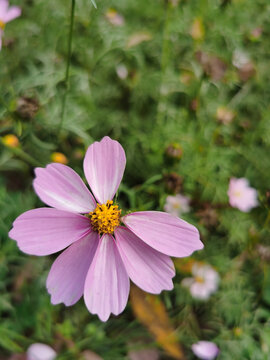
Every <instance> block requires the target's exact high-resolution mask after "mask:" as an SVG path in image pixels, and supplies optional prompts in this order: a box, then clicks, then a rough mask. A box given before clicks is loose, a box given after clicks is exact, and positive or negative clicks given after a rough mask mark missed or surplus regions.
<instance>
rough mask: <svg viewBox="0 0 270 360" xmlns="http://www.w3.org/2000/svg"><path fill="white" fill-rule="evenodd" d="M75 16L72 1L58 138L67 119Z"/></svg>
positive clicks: (72, 0) (72, 1) (73, 1)
mask: <svg viewBox="0 0 270 360" xmlns="http://www.w3.org/2000/svg"><path fill="white" fill-rule="evenodd" d="M74 14H75V0H71V12H70V25H69V37H68V55H67V67H66V75H65V82H64V85H65V92H64V95H63V99H62V110H61V118H60V123H59V128H58V136H59V134H60V131H61V129H62V126H63V123H64V117H65V108H66V100H67V93H68V90H69V69H70V59H71V51H72V36H73V28H74Z"/></svg>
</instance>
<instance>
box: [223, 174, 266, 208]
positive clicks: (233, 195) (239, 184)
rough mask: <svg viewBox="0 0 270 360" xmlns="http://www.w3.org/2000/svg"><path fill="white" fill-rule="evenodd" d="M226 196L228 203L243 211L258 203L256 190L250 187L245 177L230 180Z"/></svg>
mask: <svg viewBox="0 0 270 360" xmlns="http://www.w3.org/2000/svg"><path fill="white" fill-rule="evenodd" d="M228 196H229V203H230V205H231V206H233V207H235V208H237V209H239V210H241V211H244V212H248V211H250V210H251V209H252V208H254V207H256V206H258V205H259V203H258V200H257V190H255V189H253V188H252V187H250V186H249V182H248V180H247V179H245V178H240V179H235V178H232V179H231V180H230V184H229V190H228Z"/></svg>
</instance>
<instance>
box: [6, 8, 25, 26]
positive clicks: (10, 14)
mask: <svg viewBox="0 0 270 360" xmlns="http://www.w3.org/2000/svg"><path fill="white" fill-rule="evenodd" d="M21 13H22V11H21V9H20V8H19V7H18V6H11V7H10V8H9V9H8V10H7V12H6V13H5V15H4V18H3V21H4V22H5V23H7V22H9V21H11V20H14V19H16V18H17V17H19V16H20V15H21Z"/></svg>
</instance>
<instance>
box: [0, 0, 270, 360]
mask: <svg viewBox="0 0 270 360" xmlns="http://www.w3.org/2000/svg"><path fill="white" fill-rule="evenodd" d="M13 4H17V5H19V6H21V7H22V11H23V12H22V16H21V17H20V18H19V19H17V20H15V21H13V22H12V23H10V24H8V25H7V27H6V30H5V46H4V47H3V49H2V51H1V53H0V61H1V66H0V78H1V88H0V124H1V126H0V135H1V136H4V135H6V134H10V133H12V134H14V135H16V136H17V137H18V138H19V141H20V146H19V151H17V152H16V153H14V149H10V148H8V147H6V146H4V145H3V144H2V145H0V146H1V147H0V170H1V177H0V239H1V240H0V241H1V248H0V294H1V296H0V316H1V321H0V354H1V356H2V358H3V359H9V356H10V355H11V354H12V353H23V352H24V351H25V350H26V349H27V347H28V346H29V345H30V344H31V343H33V342H44V343H48V344H50V345H52V346H53V347H54V348H55V349H56V350H57V352H58V354H59V359H80V356H81V357H82V358H83V356H85V355H83V352H84V351H85V350H89V349H90V350H92V351H93V352H95V353H97V354H99V355H100V356H101V357H102V358H104V359H105V360H112V359H117V360H118V359H119V360H121V359H127V358H128V356H129V358H130V355H128V352H129V351H130V349H132V348H134V347H135V348H140V347H142V348H143V347H145V345H144V344H145V343H147V344H148V345H147V346H148V347H150V348H154V349H155V348H156V349H158V356H159V357H160V359H171V358H172V357H171V356H172V353H171V354H170V353H168V352H166V351H165V350H166V349H164V346H159V345H158V344H157V342H156V337H155V336H153V334H151V331H148V330H147V327H144V326H143V325H142V324H141V322H140V319H138V318H136V316H135V315H134V313H133V311H132V306H131V305H130V303H129V305H128V306H127V308H126V310H125V311H124V312H123V314H121V315H120V316H119V317H117V318H113V317H112V318H111V319H110V320H109V321H108V322H107V323H105V324H103V323H101V322H100V321H99V320H98V319H97V317H96V316H92V315H91V314H89V312H88V311H87V309H86V308H85V306H84V303H83V300H80V302H79V303H77V304H76V305H75V306H73V307H71V308H66V307H64V306H63V305H58V306H53V305H51V304H50V299H49V295H48V294H47V292H46V288H45V281H46V276H47V274H48V271H49V268H50V265H51V263H52V261H53V259H54V258H55V256H50V257H42V258H37V257H31V256H27V255H24V254H22V253H21V252H20V251H19V250H18V249H17V246H16V243H15V242H13V241H11V240H10V239H9V238H8V235H7V233H8V231H9V229H10V227H11V224H12V221H13V220H14V219H15V218H16V217H17V216H18V215H19V214H21V213H22V212H23V211H26V210H28V209H31V208H34V207H39V206H42V203H41V202H40V201H39V200H38V199H37V197H36V196H35V194H34V192H33V189H32V180H33V166H34V164H36V165H39V166H44V165H45V164H47V163H48V162H50V161H51V154H52V153H53V152H55V151H59V152H62V153H64V154H65V155H66V157H67V158H68V164H69V165H70V166H72V167H73V168H74V169H75V170H76V171H77V172H78V173H79V174H80V175H82V176H83V173H82V160H83V156H84V152H85V150H86V148H87V147H88V146H89V145H90V144H91V142H93V141H94V140H99V139H100V138H102V137H103V136H105V135H109V136H111V137H112V138H114V139H117V140H118V141H120V143H121V144H122V145H123V147H124V149H125V151H126V154H127V168H126V172H125V175H124V180H123V185H122V186H121V188H120V192H119V197H118V200H119V202H120V204H121V206H122V208H123V209H124V210H129V209H134V210H149V209H153V210H162V209H163V206H164V202H165V199H166V196H167V195H168V194H169V193H170V191H169V190H168V188H167V187H166V180H164V179H166V174H168V173H171V172H175V173H177V174H178V175H180V176H181V177H182V180H183V184H182V189H181V192H182V193H183V194H184V195H188V196H190V197H191V199H192V211H191V212H190V213H188V214H185V216H184V218H185V219H186V220H187V221H190V222H191V223H193V224H194V225H196V226H197V227H198V228H199V230H200V233H201V236H202V240H203V242H204V244H205V249H204V250H203V251H201V252H199V253H197V254H195V255H194V258H196V259H198V260H200V261H204V262H206V263H209V264H211V265H212V266H214V267H215V268H216V270H217V271H218V272H219V274H220V276H221V282H220V287H219V290H218V292H217V293H216V294H214V295H213V296H212V297H211V298H210V300H209V301H208V302H200V301H196V300H194V299H192V298H191V296H190V294H189V292H188V291H187V290H186V289H184V288H183V287H182V286H181V285H180V282H181V279H182V278H184V277H185V276H187V274H186V273H185V272H184V271H183V268H182V266H178V267H177V269H178V270H177V275H176V277H175V279H174V284H175V289H174V290H173V291H172V292H166V293H162V294H161V296H160V297H159V299H160V301H161V302H162V303H163V304H164V306H165V308H166V313H167V316H168V317H169V318H170V321H171V324H172V326H173V328H174V329H175V334H176V337H177V342H178V343H179V344H182V346H183V347H184V349H185V354H186V358H187V359H194V355H193V354H192V352H191V350H190V346H191V344H192V343H194V342H196V341H198V340H200V339H207V340H211V341H214V342H216V343H217V344H218V346H219V347H220V349H221V353H220V355H219V359H225V360H226V359H228V360H229V359H230V360H231V359H233V360H239V359H250V360H267V359H270V357H269V351H270V331H269V316H270V266H269V259H270V255H269V253H270V248H269V236H270V231H269V210H270V209H269V204H270V200H269V198H270V195H269V190H270V182H269V173H270V158H269V147H270V107H269V103H270V87H269V82H270V72H269V61H270V56H269V49H270V23H269V17H270V5H269V3H268V1H267V0H258V1H254V0H246V1H244V0H234V1H230V0H228V1H226V0H224V1H220V0H208V1H207V0H200V1H197V0H190V1H187V0H186V1H185V0H182V1H181V2H179V3H178V2H177V1H176V0H175V1H161V0H157V1H148V2H145V1H143V0H137V1H126V0H111V1H108V0H102V1H101V0H100V1H99V2H98V4H97V5H98V9H97V10H95V9H94V7H93V6H92V4H91V2H90V0H76V14H75V24H74V41H73V52H72V57H71V71H70V88H69V92H68V94H67V102H66V109H65V117H64V122H63V125H62V127H61V129H60V125H59V124H60V117H61V104H62V98H63V94H64V92H65V86H64V74H65V68H66V61H67V37H68V26H69V14H70V1H67V0H58V1H52V0H51V1H49V0H48V1H45V0H24V1H15V0H14V1H13V2H12V5H13ZM110 8H113V9H115V10H116V11H117V13H118V14H120V15H121V16H123V18H124V24H123V25H122V26H114V25H112V24H111V23H110V22H109V21H108V19H107V18H106V14H107V12H108V9H110ZM194 22H195V23H194ZM196 23H197V25H198V24H199V25H198V27H199V34H197V36H196V34H195V35H194V32H193V33H192V27H193V30H194V26H195V25H194V24H196ZM254 30H256V31H257V33H256V31H255V35H254ZM192 34H193V35H192ZM258 34H259V35H258ZM237 52H238V53H239V52H240V53H241V52H242V53H243V52H244V53H245V54H246V56H247V57H248V58H249V60H248V61H249V71H248V69H247V68H245V69H243V66H242V68H241V69H238V68H237V67H236V66H235V64H233V59H234V58H235V54H236V53H237ZM202 58H203V59H204V60H202ZM234 63H235V61H234ZM120 65H121V66H122V65H124V66H125V67H126V69H127V77H126V78H124V79H121V78H119V76H117V68H119V66H120ZM23 96H24V97H25V96H26V97H32V98H35V99H36V100H37V101H38V103H39V110H38V112H37V113H35V114H34V115H33V116H32V117H31V118H30V119H29V118H28V119H26V118H23V116H22V114H21V113H20V112H18V111H17V108H18V102H19V101H20V98H21V97H23ZM222 106H223V107H226V109H227V110H230V111H231V112H232V113H233V114H234V118H233V120H232V121H231V122H230V123H228V124H226V123H224V122H222V121H221V120H222V119H221V120H218V119H217V110H218V108H220V107H222ZM174 143H177V144H179V145H180V146H181V148H182V150H183V155H182V158H181V159H180V160H177V161H169V159H168V157H167V156H166V149H167V147H168V146H169V145H170V144H174ZM25 154H28V155H30V156H31V157H32V158H31V159H28V158H26V157H25ZM171 160H172V159H171ZM232 176H235V177H239V178H240V177H246V178H248V179H249V181H250V183H251V184H252V186H253V187H255V188H256V189H257V190H258V192H259V200H260V206H259V207H258V208H256V209H254V210H252V211H251V212H250V213H247V214H245V213H242V212H240V211H239V210H237V209H233V208H230V207H229V205H228V198H227V190H228V183H229V179H230V177H232ZM206 209H208V210H207V211H208V213H206V215H207V216H206V215H205V210H206ZM209 209H210V210H211V214H212V218H211V217H210V218H211V219H212V222H211V221H209ZM202 212H203V214H204V216H203V215H202ZM213 214H214V215H213ZM213 216H214V219H213ZM138 343H139V344H140V345H137V344H138Z"/></svg>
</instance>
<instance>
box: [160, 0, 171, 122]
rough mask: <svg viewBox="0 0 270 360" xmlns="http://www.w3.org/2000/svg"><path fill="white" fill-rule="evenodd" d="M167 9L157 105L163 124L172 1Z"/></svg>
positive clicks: (167, 5)
mask: <svg viewBox="0 0 270 360" xmlns="http://www.w3.org/2000/svg"><path fill="white" fill-rule="evenodd" d="M165 6H166V9H165V11H166V12H165V20H164V29H163V37H162V50H161V80H160V87H159V99H158V105H157V125H162V123H163V118H164V116H165V112H166V110H165V108H166V100H165V99H166V95H165V92H164V78H165V75H166V70H167V66H168V61H169V57H170V45H169V44H170V39H169V37H170V33H169V32H170V31H169V23H170V15H171V11H172V5H171V4H170V2H167V1H166V5H165Z"/></svg>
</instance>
